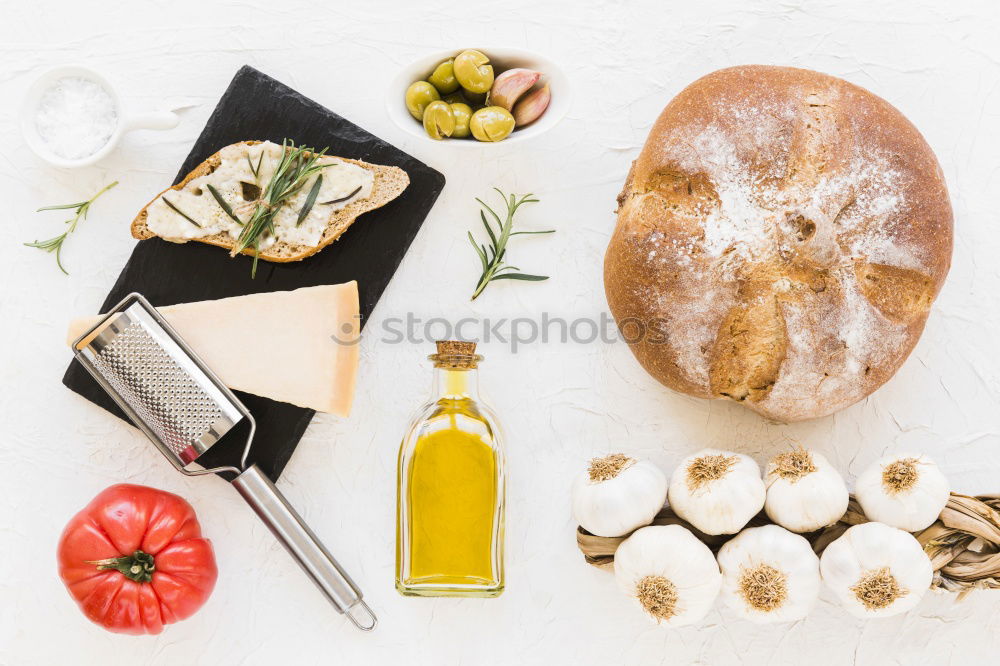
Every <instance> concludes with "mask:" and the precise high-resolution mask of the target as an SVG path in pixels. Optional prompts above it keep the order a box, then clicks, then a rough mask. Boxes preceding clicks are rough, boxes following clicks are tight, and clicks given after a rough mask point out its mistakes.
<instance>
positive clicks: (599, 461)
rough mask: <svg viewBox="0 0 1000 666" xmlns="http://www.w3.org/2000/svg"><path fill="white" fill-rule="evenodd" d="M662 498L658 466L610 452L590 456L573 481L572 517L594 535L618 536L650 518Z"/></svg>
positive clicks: (663, 489) (662, 482)
mask: <svg viewBox="0 0 1000 666" xmlns="http://www.w3.org/2000/svg"><path fill="white" fill-rule="evenodd" d="M666 499H667V477H666V476H664V474H663V472H662V471H660V468H659V467H657V466H656V465H654V464H652V463H650V462H646V461H645V460H636V459H635V458H630V457H628V456H626V455H625V454H623V453H614V454H611V455H609V456H606V457H604V458H594V459H593V460H591V461H590V465H589V466H588V468H587V469H586V470H585V471H583V472H582V473H581V474H580V475H579V476H578V477H577V478H576V480H575V481H574V482H573V517H574V518H575V519H576V522H577V523H578V524H579V525H580V526H581V527H583V529H585V530H587V531H588V532H590V533H591V534H594V535H596V536H603V537H616V536H622V535H624V534H628V533H629V532H631V531H632V530H634V529H635V528H637V527H642V526H643V525H649V524H650V523H651V522H653V518H654V517H655V516H656V514H657V513H658V512H659V510H660V509H662V508H663V503H664V502H665V501H666Z"/></svg>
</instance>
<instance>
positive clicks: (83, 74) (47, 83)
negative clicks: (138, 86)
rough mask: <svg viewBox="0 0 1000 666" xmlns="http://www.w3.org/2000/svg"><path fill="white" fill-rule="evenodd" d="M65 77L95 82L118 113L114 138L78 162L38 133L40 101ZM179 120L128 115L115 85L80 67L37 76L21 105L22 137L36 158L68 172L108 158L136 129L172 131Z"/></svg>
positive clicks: (161, 114) (173, 116) (174, 116)
mask: <svg viewBox="0 0 1000 666" xmlns="http://www.w3.org/2000/svg"><path fill="white" fill-rule="evenodd" d="M65 77H77V78H81V79H86V80H88V81H93V82H94V83H96V84H97V85H99V86H101V87H102V88H104V90H105V91H107V93H108V95H110V97H111V100H112V101H113V102H114V105H115V112H116V114H117V116H118V124H117V125H116V126H115V130H114V132H112V133H111V136H110V137H109V138H108V141H107V143H105V144H104V145H103V146H102V147H101V148H100V149H99V150H98V151H97V152H95V153H92V154H90V155H87V156H86V157H82V158H80V159H76V160H71V159H66V158H65V157H60V156H59V155H56V154H55V153H54V152H52V150H51V149H50V148H49V147H48V145H47V144H46V143H45V140H44V139H42V137H41V136H40V135H39V134H38V127H37V126H36V124H35V112H36V111H37V109H38V105H39V103H40V102H41V99H42V95H44V94H45V92H46V91H47V90H48V89H49V88H51V87H52V86H53V85H54V84H55V83H56V81H58V80H59V79H62V78H65ZM179 121H180V118H178V117H177V114H175V113H171V112H169V111H161V112H157V113H146V114H140V115H133V116H125V114H124V113H123V109H122V103H121V99H120V98H119V97H118V93H117V92H116V91H115V88H114V86H112V85H111V84H110V83H109V82H108V80H107V79H105V78H104V77H103V76H101V75H100V74H98V73H97V72H95V71H94V70H92V69H89V68H87V67H81V66H79V65H65V66H62V67H56V68H55V69H51V70H49V71H47V72H45V73H44V74H42V75H41V76H40V77H38V80H36V81H35V82H34V83H33V84H32V85H31V88H29V89H28V94H27V95H25V97H24V101H23V102H22V104H21V134H23V135H24V140H25V142H26V143H27V144H28V146H29V147H30V148H31V150H32V151H34V153H35V154H36V155H38V156H39V157H40V158H42V159H43V160H45V161H46V162H48V163H49V164H52V165H54V166H57V167H63V168H68V169H73V168H76V167H82V166H88V165H90V164H94V163H95V162H97V161H98V160H101V159H103V158H104V157H107V155H108V154H109V153H111V151H112V150H114V149H115V146H116V145H117V144H118V140H119V139H121V137H122V135H123V134H125V133H126V132H129V131H131V130H134V129H151V130H167V129H173V128H174V127H177V123H178V122H179Z"/></svg>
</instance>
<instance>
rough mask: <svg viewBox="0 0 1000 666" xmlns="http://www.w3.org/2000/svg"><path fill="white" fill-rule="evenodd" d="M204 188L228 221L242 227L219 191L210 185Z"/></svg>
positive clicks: (240, 221) (241, 222) (241, 223)
mask: <svg viewBox="0 0 1000 666" xmlns="http://www.w3.org/2000/svg"><path fill="white" fill-rule="evenodd" d="M205 187H206V188H207V189H208V191H209V192H210V193H211V194H212V198H213V199H215V201H216V203H218V204H219V208H221V209H222V210H223V212H225V214H226V215H228V216H229V217H230V219H232V221H233V222H235V223H236V224H238V225H240V226H241V227H242V226H243V221H242V220H240V218H238V217H236V213H234V212H233V209H232V207H231V206H230V205H229V204H228V203H226V200H225V199H223V198H222V193H221V192H219V190H217V189H215V186H214V185H212V184H211V183H206V184H205ZM164 201H166V199H164ZM175 210H176V209H175Z"/></svg>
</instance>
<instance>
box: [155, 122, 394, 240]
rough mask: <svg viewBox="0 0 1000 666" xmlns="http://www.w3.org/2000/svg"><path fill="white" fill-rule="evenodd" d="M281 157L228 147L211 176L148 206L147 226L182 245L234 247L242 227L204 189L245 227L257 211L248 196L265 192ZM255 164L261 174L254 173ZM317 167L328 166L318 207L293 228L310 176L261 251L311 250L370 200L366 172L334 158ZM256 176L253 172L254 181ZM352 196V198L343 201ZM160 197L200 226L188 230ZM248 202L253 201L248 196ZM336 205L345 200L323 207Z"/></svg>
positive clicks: (275, 151)
mask: <svg viewBox="0 0 1000 666" xmlns="http://www.w3.org/2000/svg"><path fill="white" fill-rule="evenodd" d="M281 152H282V147H281V146H279V145H277V144H275V143H271V142H270V141H266V142H264V143H261V144H258V145H255V146H246V145H243V144H234V145H231V146H226V147H225V148H223V149H222V151H221V152H220V157H221V158H222V162H221V163H220V164H219V166H218V167H217V168H216V169H215V171H213V172H212V173H210V174H208V175H205V176H199V177H198V178H194V179H192V180H191V181H190V182H189V183H188V184H187V185H185V186H184V188H183V189H181V190H179V191H178V190H168V191H167V192H165V193H164V194H163V195H161V196H160V197H158V198H157V199H156V200H155V201H154V202H153V203H152V204H150V205H149V207H148V208H147V209H146V226H148V227H149V229H150V231H152V232H153V233H155V234H156V235H157V236H160V237H161V238H164V239H166V240H169V241H174V242H176V243H186V242H187V241H189V240H192V239H195V238H204V237H207V236H214V235H215V234H219V233H226V234H228V235H229V236H230V237H231V238H232V239H233V240H234V241H235V240H236V238H237V237H238V236H239V235H240V232H241V231H242V230H243V227H242V226H241V225H240V224H238V223H237V222H236V221H234V220H233V219H232V218H231V217H229V215H228V214H227V213H226V212H225V211H224V210H223V208H222V206H220V205H219V202H218V201H216V200H215V197H214V196H212V193H211V192H210V191H209V190H208V187H207V186H208V185H212V187H214V188H215V189H216V190H217V191H218V192H219V194H220V195H221V197H222V198H223V200H225V202H226V203H227V204H228V205H229V207H230V208H231V209H232V210H233V212H234V214H235V215H236V217H237V218H239V219H240V220H241V221H243V222H246V221H247V220H248V219H249V218H250V216H251V214H252V213H253V210H254V207H255V204H253V203H252V201H248V200H247V196H246V195H247V193H248V192H251V193H252V192H253V190H254V189H256V188H259V190H263V189H265V188H266V187H267V184H268V182H270V180H271V176H272V175H273V174H274V170H275V168H276V167H277V166H278V163H279V161H280V160H281ZM262 156H263V159H261V158H262ZM258 162H259V163H260V168H259V169H257V164H258ZM318 163H319V164H326V165H329V166H327V167H326V168H325V169H323V170H322V171H320V172H319V174H320V175H322V177H323V183H322V185H321V186H320V189H319V196H318V197H317V198H316V204H315V205H314V206H313V208H312V210H310V211H309V214H308V215H307V216H306V217H305V219H304V220H302V222H301V223H299V224H296V220H298V217H299V211H301V210H302V207H303V206H304V205H305V201H306V198H307V197H308V196H309V191H310V190H311V189H312V187H313V184H314V183H315V182H316V178H317V177H318V176H313V177H311V178H309V179H308V180H307V181H306V182H305V184H304V185H303V186H302V188H300V189H299V191H298V192H297V193H296V194H295V195H294V196H292V197H290V198H289V199H287V200H286V201H285V203H284V204H283V205H282V206H281V208H279V209H278V212H277V213H276V214H275V216H274V231H275V233H274V234H273V235H272V234H270V233H268V234H267V235H265V236H263V237H262V238H261V243H260V247H261V249H265V248H267V247H270V246H271V245H274V244H275V243H276V242H279V241H280V242H284V243H288V244H291V245H301V246H306V247H315V246H317V245H319V242H320V239H321V238H322V237H323V232H324V230H325V229H326V226H327V223H328V221H329V219H330V214H331V213H333V212H334V211H337V210H340V209H342V208H344V207H345V206H348V205H350V204H351V203H353V202H355V201H358V200H359V199H365V198H368V197H369V196H371V193H372V187H373V185H374V183H375V178H374V176H373V175H372V173H371V172H370V171H368V170H367V169H364V168H362V167H359V166H357V165H355V164H350V163H348V162H344V161H343V160H340V159H337V158H336V157H323V158H320V160H319V162H318ZM254 171H257V174H256V175H254ZM358 188H360V189H358ZM352 193H354V194H353V196H350V198H346V197H348V196H349V195H351V194H352ZM164 197H166V199H167V201H169V202H170V203H171V204H173V206H174V207H175V208H176V209H177V210H180V211H182V212H183V213H184V215H187V216H188V217H190V218H191V219H193V220H194V221H195V222H197V223H198V224H199V225H201V226H200V227H198V226H196V225H195V224H192V223H191V222H190V221H189V220H187V219H186V218H185V217H184V215H181V214H180V213H178V212H177V210H174V208H171V207H170V206H169V205H167V203H166V202H165V201H164ZM250 198H251V199H252V196H251V197H250ZM345 198H346V199H345ZM337 199H344V200H343V201H339V202H338V203H326V202H330V201H334V200H337Z"/></svg>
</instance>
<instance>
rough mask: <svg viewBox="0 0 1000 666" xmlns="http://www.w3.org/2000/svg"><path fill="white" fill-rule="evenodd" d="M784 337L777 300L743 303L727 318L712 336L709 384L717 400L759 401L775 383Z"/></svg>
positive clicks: (768, 298) (779, 368)
mask: <svg viewBox="0 0 1000 666" xmlns="http://www.w3.org/2000/svg"><path fill="white" fill-rule="evenodd" d="M786 349H787V335H786V330H785V319H784V317H783V316H782V313H781V308H780V307H779V305H778V299H777V298H775V297H768V296H762V297H759V298H756V299H754V300H752V301H750V302H746V301H744V302H742V303H740V304H738V305H737V306H736V307H734V308H732V309H731V310H730V311H729V313H728V314H727V315H726V317H725V319H724V320H723V322H722V325H721V326H720V327H719V331H718V333H717V334H716V336H715V348H714V350H713V353H712V358H711V368H710V370H709V383H710V388H711V391H712V393H713V394H714V395H716V396H719V397H725V398H731V399H733V400H736V401H738V402H742V401H744V400H750V401H751V402H760V401H761V400H763V399H764V398H765V397H767V394H768V393H769V392H770V390H771V387H773V386H774V384H775V382H776V381H777V380H778V373H779V371H780V370H781V364H782V363H783V362H784V360H785V352H786Z"/></svg>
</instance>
